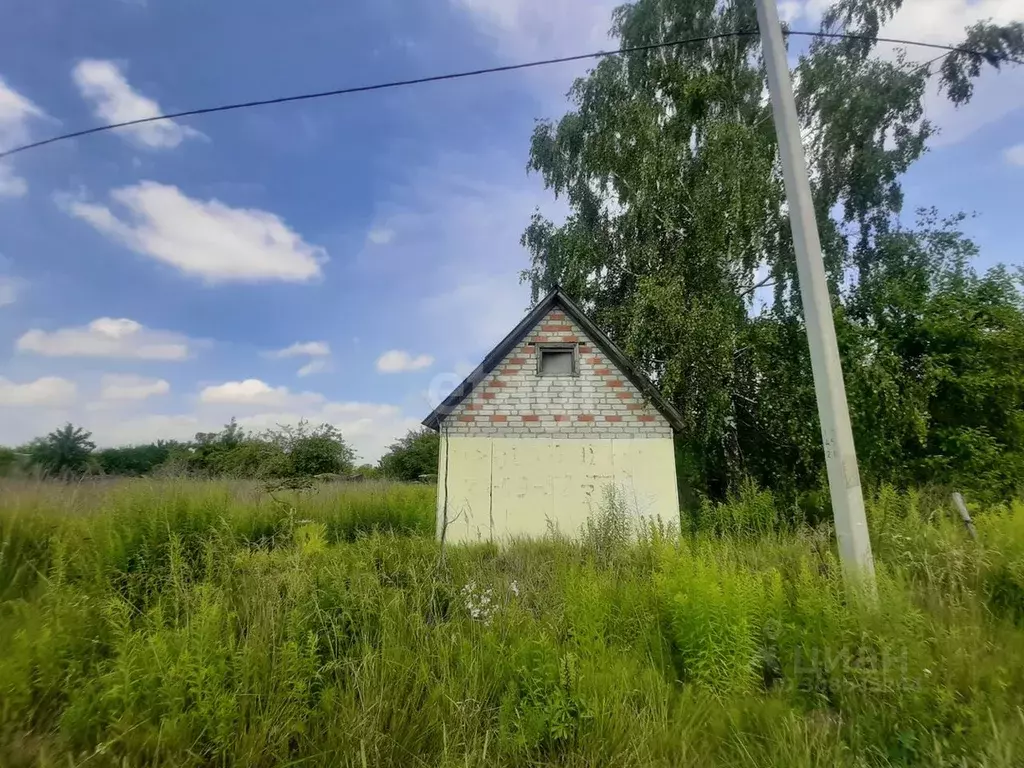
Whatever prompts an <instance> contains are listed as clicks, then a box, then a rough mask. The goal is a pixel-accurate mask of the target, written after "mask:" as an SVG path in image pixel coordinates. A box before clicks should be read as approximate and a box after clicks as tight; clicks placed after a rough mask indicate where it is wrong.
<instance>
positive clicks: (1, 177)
mask: <svg viewBox="0 0 1024 768" xmlns="http://www.w3.org/2000/svg"><path fill="white" fill-rule="evenodd" d="M26 192H28V182H27V181H25V179H23V178H22V177H21V176H18V175H17V174H15V173H14V171H13V170H12V169H11V166H10V165H8V164H6V163H4V162H3V161H2V160H0V197H22V196H24V194H25V193H26Z"/></svg>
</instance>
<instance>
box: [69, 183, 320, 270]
mask: <svg viewBox="0 0 1024 768" xmlns="http://www.w3.org/2000/svg"><path fill="white" fill-rule="evenodd" d="M110 197H111V198H112V200H113V201H114V202H115V203H117V204H118V205H120V206H121V207H123V208H124V214H123V216H119V215H118V214H117V213H115V212H114V211H113V210H111V208H109V207H107V206H105V205H101V204H96V203H89V202H85V201H82V200H74V201H68V200H67V199H65V198H61V199H58V203H59V204H60V205H61V206H62V207H63V208H65V209H66V210H67V211H68V213H70V214H71V215H72V216H74V217H76V218H79V219H82V220H83V221H85V222H87V223H88V224H90V225H91V226H92V227H94V228H95V229H96V230H97V231H99V232H101V233H102V234H104V235H106V236H107V237H109V238H110V239H112V240H114V241H116V242H119V243H122V244H124V245H125V246H127V247H128V248H130V249H131V250H133V251H135V252H136V253H139V254H142V255H143V256H149V257H151V258H154V259H156V260H157V261H160V262H163V263H164V264H169V265H170V266H172V267H175V268H176V269H179V270H181V271H182V272H184V273H185V274H187V275H191V276H194V277H199V278H200V279H202V280H204V281H205V282H207V283H210V284H214V283H225V282H263V281H270V280H281V281H285V282H292V283H298V282H305V281H308V280H312V279H314V278H318V277H320V275H321V271H320V266H321V264H322V263H323V262H325V261H327V253H326V252H325V251H324V249H323V248H320V247H319V246H314V245H310V244H309V243H307V242H305V241H304V240H303V239H302V237H301V236H300V235H299V234H298V233H297V232H295V231H294V230H292V229H291V228H289V227H288V225H287V224H285V222H284V221H283V220H282V219H281V218H280V217H279V216H276V215H275V214H273V213H270V212H268V211H261V210H258V209H253V208H232V207H230V206H228V205H225V204H224V203H222V202H220V201H219V200H197V199H195V198H191V197H188V196H187V195H185V194H184V193H183V192H182V191H181V190H180V189H178V188H177V187H175V186H171V185H167V184H159V183H157V182H154V181H144V182H142V183H140V184H136V185H134V186H130V187H122V188H121V189H116V190H114V191H113V192H111V194H110Z"/></svg>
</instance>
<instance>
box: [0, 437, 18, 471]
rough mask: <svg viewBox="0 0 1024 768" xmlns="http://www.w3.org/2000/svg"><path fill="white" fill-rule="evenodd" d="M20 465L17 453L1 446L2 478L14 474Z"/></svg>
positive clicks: (0, 469) (0, 464)
mask: <svg viewBox="0 0 1024 768" xmlns="http://www.w3.org/2000/svg"><path fill="white" fill-rule="evenodd" d="M19 463H20V462H19V459H18V453H17V451H15V450H14V449H13V448H5V447H3V446H2V445H0V477H5V476H7V475H10V474H12V473H13V472H14V470H15V469H16V468H17V466H18V464H19Z"/></svg>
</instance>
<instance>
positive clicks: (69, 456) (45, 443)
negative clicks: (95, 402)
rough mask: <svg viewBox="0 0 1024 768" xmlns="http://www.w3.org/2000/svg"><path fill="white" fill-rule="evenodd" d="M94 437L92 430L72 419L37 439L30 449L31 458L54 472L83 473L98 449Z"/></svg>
mask: <svg viewBox="0 0 1024 768" xmlns="http://www.w3.org/2000/svg"><path fill="white" fill-rule="evenodd" d="M91 438H92V433H91V432H86V431H85V430H84V429H82V428H81V427H76V426H74V425H73V424H71V423H70V422H69V423H67V424H65V425H64V426H63V427H60V428H59V429H55V430H54V431H53V432H51V433H50V434H48V435H47V436H46V437H41V438H39V439H37V440H34V441H33V442H32V443H31V444H30V445H29V448H28V452H29V460H30V462H31V463H32V464H33V465H34V466H37V467H39V468H40V469H42V470H43V471H44V472H48V473H49V474H51V475H73V474H81V473H83V472H85V471H86V470H87V469H88V468H89V465H90V460H91V459H92V452H93V449H94V448H96V443H94V442H93V441H92V440H91Z"/></svg>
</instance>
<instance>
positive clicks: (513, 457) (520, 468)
mask: <svg viewBox="0 0 1024 768" xmlns="http://www.w3.org/2000/svg"><path fill="white" fill-rule="evenodd" d="M446 464H447V476H446ZM439 465H440V466H439V472H438V505H437V515H438V533H439V534H440V529H441V525H442V520H443V515H444V506H445V493H446V490H447V498H448V519H449V524H448V533H447V537H446V538H447V540H448V541H452V542H464V541H488V540H491V539H494V540H500V539H506V538H509V537H511V536H534V537H538V536H543V535H544V534H545V533H546V532H547V530H548V521H549V520H550V521H552V522H553V523H554V524H555V525H557V527H558V529H559V530H560V531H562V532H564V533H566V534H570V535H571V534H574V533H575V532H576V531H577V530H578V529H579V527H580V525H581V524H582V523H583V521H584V520H586V518H587V515H588V514H589V513H590V511H591V510H592V509H595V508H597V507H599V506H600V504H601V502H602V500H603V498H604V493H605V488H607V487H608V486H614V487H615V488H616V489H617V491H618V492H619V494H620V497H621V498H622V499H623V500H624V501H625V502H626V507H627V509H628V510H629V512H630V514H631V515H632V516H634V517H636V518H638V519H639V518H641V517H660V518H662V519H663V520H665V521H672V522H676V521H677V520H678V515H679V502H678V497H677V492H676V473H675V457H674V454H673V448H672V440H671V439H669V438H622V437H617V438H615V439H597V440H581V439H538V438H536V437H529V438H524V439H517V438H510V437H497V438H495V437H469V436H462V435H450V436H447V437H446V436H444V435H442V437H441V451H440V457H439Z"/></svg>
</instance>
